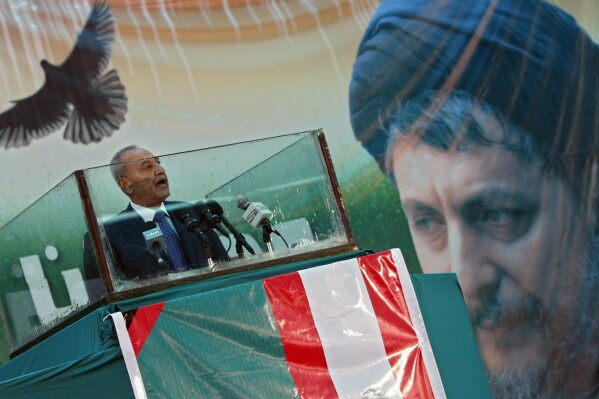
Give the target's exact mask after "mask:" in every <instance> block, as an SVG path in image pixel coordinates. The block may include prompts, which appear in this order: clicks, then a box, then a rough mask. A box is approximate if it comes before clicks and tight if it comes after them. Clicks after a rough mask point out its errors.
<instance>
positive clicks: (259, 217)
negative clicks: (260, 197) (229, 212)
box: [237, 196, 272, 227]
mask: <svg viewBox="0 0 599 399" xmlns="http://www.w3.org/2000/svg"><path fill="white" fill-rule="evenodd" d="M237 207H238V208H239V209H241V210H242V211H245V212H244V213H243V218H244V219H245V221H246V222H248V223H249V224H251V225H252V227H258V226H266V225H270V218H271V217H272V212H271V211H270V210H269V209H268V208H267V207H266V205H264V204H263V203H262V202H250V200H249V198H248V197H244V196H240V197H239V198H238V199H237Z"/></svg>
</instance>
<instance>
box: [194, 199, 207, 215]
mask: <svg viewBox="0 0 599 399" xmlns="http://www.w3.org/2000/svg"><path fill="white" fill-rule="evenodd" d="M194 208H195V211H196V212H197V213H198V215H202V214H204V212H206V211H208V212H210V208H208V205H206V204H205V203H204V202H203V201H198V202H196V203H195V205H194Z"/></svg>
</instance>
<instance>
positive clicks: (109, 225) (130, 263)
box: [104, 201, 229, 279]
mask: <svg viewBox="0 0 599 399" xmlns="http://www.w3.org/2000/svg"><path fill="white" fill-rule="evenodd" d="M164 206H165V208H166V210H167V212H168V213H169V216H170V218H171V222H172V223H173V225H174V226H175V230H176V231H177V234H178V235H179V238H180V239H181V244H182V246H183V250H184V252H185V255H186V256H187V259H188V260H189V262H190V267H191V268H192V269H197V268H200V267H204V266H207V265H208V261H207V260H206V258H205V256H204V253H203V250H202V246H201V242H200V240H199V238H198V237H197V235H195V234H194V233H190V232H189V231H187V229H186V228H185V225H183V223H181V222H180V221H179V220H177V219H176V218H175V217H174V215H173V212H172V210H173V209H175V208H177V207H181V206H183V207H185V208H186V210H187V211H189V213H190V215H191V216H192V217H193V218H195V219H196V220H200V219H199V217H198V216H197V214H196V213H195V212H194V211H193V208H191V205H190V204H187V203H185V202H176V201H165V202H164ZM202 225H203V224H202ZM104 230H105V231H106V235H107V236H108V239H109V241H110V247H111V250H112V259H113V265H114V267H115V269H116V271H117V272H121V273H122V274H123V275H124V277H125V278H127V279H136V278H139V279H144V278H150V277H155V276H159V275H161V274H165V273H166V271H165V270H164V269H163V268H161V267H160V266H159V265H158V261H157V260H156V258H155V257H154V256H153V255H152V254H150V252H149V251H148V249H147V247H146V243H145V240H144V236H143V232H144V231H145V230H146V225H145V222H144V220H143V219H142V218H141V216H139V214H138V213H137V212H135V210H134V209H133V208H132V207H131V204H129V206H128V207H127V209H125V210H124V211H123V212H121V213H119V214H118V215H116V216H115V217H113V218H111V219H110V220H108V221H107V222H106V223H105V224H104ZM202 231H204V234H205V235H206V236H207V237H208V239H209V240H210V244H211V249H212V259H213V260H214V261H226V260H229V258H228V256H227V252H226V250H225V248H224V247H223V245H222V243H221V241H220V239H219V238H218V236H217V235H216V233H215V232H214V231H213V230H212V229H210V228H208V227H207V226H203V228H202ZM109 259H110V256H109ZM166 260H167V261H169V259H166Z"/></svg>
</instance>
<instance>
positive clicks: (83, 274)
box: [0, 130, 357, 362]
mask: <svg viewBox="0 0 599 399" xmlns="http://www.w3.org/2000/svg"><path fill="white" fill-rule="evenodd" d="M150 150H151V151H154V154H155V155H156V156H158V157H159V159H160V163H161V166H162V167H164V169H165V170H166V174H167V175H168V182H169V188H170V196H169V198H168V200H175V201H181V202H183V203H184V204H185V207H187V208H186V209H193V210H194V211H195V212H193V213H190V215H188V216H190V217H192V219H196V221H197V223H195V222H194V221H193V220H192V221H191V222H190V221H189V220H187V221H186V222H187V223H188V224H193V226H190V228H198V227H199V228H200V230H201V231H202V232H204V231H208V230H210V229H211V224H210V223H209V221H208V219H205V218H203V217H201V216H200V213H201V212H202V211H204V210H206V209H207V210H208V213H207V214H208V215H211V217H214V216H216V217H217V219H218V221H220V222H221V224H220V226H222V228H223V230H224V231H225V233H227V235H228V237H226V236H225V235H224V234H223V233H222V232H219V231H217V230H216V229H214V232H215V233H216V236H217V237H218V239H219V240H220V241H221V243H222V245H223V247H224V249H225V250H226V251H227V253H228V258H229V260H228V261H221V262H217V261H209V262H208V264H207V265H205V266H200V267H197V268H191V269H189V270H186V271H182V272H175V271H173V270H171V269H170V268H169V267H168V265H166V266H165V267H164V268H163V269H162V270H161V272H160V273H156V275H153V276H152V277H147V278H135V277H134V278H131V277H127V276H125V275H124V274H123V273H122V271H121V270H119V268H118V267H117V266H116V263H115V258H114V254H113V251H112V248H111V244H110V241H109V239H108V236H107V234H106V230H105V226H106V225H107V222H108V221H110V220H112V221H114V220H115V219H114V218H118V217H119V216H118V215H119V214H120V213H121V212H122V211H123V210H124V209H125V208H127V206H128V204H129V198H128V197H127V196H126V195H125V194H124V193H123V192H122V191H121V189H120V188H119V187H118V185H117V183H116V182H115V179H114V178H113V176H112V174H111V166H110V165H107V166H102V167H96V168H90V169H85V170H78V171H75V172H74V173H73V174H71V175H69V176H68V177H67V178H66V179H64V180H63V181H62V182H61V183H59V184H58V185H57V186H56V187H54V188H53V189H52V190H50V191H49V192H48V193H46V194H45V195H44V196H42V197H41V198H40V199H38V200H37V201H36V202H35V203H34V204H32V205H31V206H29V207H28V208H27V209H26V210H24V211H23V212H22V213H21V214H19V215H18V216H17V217H16V218H14V219H13V220H11V221H10V222H9V223H7V224H6V225H4V226H3V227H2V228H1V229H0V242H2V243H3V245H2V247H1V248H0V262H1V265H0V267H1V268H2V270H3V272H2V273H0V303H1V306H0V312H1V314H0V316H1V319H2V326H1V328H2V334H1V336H0V348H8V349H7V350H8V353H2V354H0V356H1V358H2V360H3V362H6V361H7V359H8V358H9V357H10V358H13V357H15V356H18V355H19V354H20V353H22V352H24V351H25V350H27V349H29V348H30V347H32V346H33V345H35V344H36V343H38V342H41V341H42V340H44V339H45V338H46V337H48V336H50V335H52V334H54V333H55V332H57V331H59V330H61V329H63V328H64V327H65V326H68V325H70V324H71V323H73V322H74V321H76V320H78V319H79V318H81V317H83V316H84V315H85V314H88V313H89V312H91V311H92V310H93V309H96V308H98V307H99V306H103V305H106V304H109V303H113V302H117V301H120V300H125V299H131V298H136V297H140V296H143V295H147V294H150V293H153V292H158V291H161V290H165V289H168V288H170V287H174V286H177V285H183V284H189V283H192V282H197V281H200V280H205V279H211V278H214V277H217V276H223V275H226V274H232V273H238V272H245V271H248V270H253V269H260V268H267V267H277V266H278V265H283V264H289V263H293V262H299V261H307V260H310V259H316V258H322V257H326V256H332V255H336V254H341V253H347V252H351V251H354V250H356V249H357V246H356V243H355V242H354V239H353V237H352V233H351V229H350V226H349V222H348V218H347V215H346V212H345V208H344V205H343V200H342V198H341V193H340V189H339V185H338V182H337V179H336V177H335V172H334V169H333V164H332V162H331V158H330V155H329V151H328V147H327V144H326V140H325V137H324V133H323V132H322V131H321V130H315V131H308V132H302V133H296V134H289V135H283V136H278V137H274V138H269V139H263V140H256V141H249V142H243V143H236V144H231V145H225V146H219V147H214V148H208V149H201V150H195V151H187V152H182V153H176V154H168V155H163V154H159V153H156V151H155V150H152V149H150ZM179 216H181V215H180V214H179V215H177V217H179ZM197 219H200V220H197ZM194 223H195V224H194ZM153 233H156V234H158V235H160V232H159V231H156V230H154V231H152V230H151V229H148V230H147V231H144V232H143V234H144V236H143V237H140V238H139V240H138V241H137V242H139V243H141V244H139V245H143V246H144V248H143V250H144V251H147V255H148V256H151V257H156V256H160V253H161V252H160V249H161V247H160V245H161V243H160V240H158V241H156V240H154V241H153V236H152V234H153ZM198 239H199V240H201V237H199V236H198ZM155 242H157V244H155V245H154V243H155ZM156 248H157V249H158V251H159V252H155V251H154V249H156ZM138 249H139V248H138ZM250 249H251V250H250ZM251 252H253V253H251ZM162 254H164V252H162ZM1 341H4V342H1ZM7 350H6V349H5V350H3V351H4V352H6V351H7Z"/></svg>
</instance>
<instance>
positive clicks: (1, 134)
mask: <svg viewBox="0 0 599 399" xmlns="http://www.w3.org/2000/svg"><path fill="white" fill-rule="evenodd" d="M113 41H114V18H113V16H112V13H111V12H110V7H109V6H108V4H107V3H106V2H105V1H104V0H102V1H96V2H95V3H94V5H93V6H92V10H91V12H90V14H89V17H88V19H87V22H86V23H85V26H84V27H83V30H82V31H81V33H79V35H78V37H77V42H76V43H75V47H74V48H73V50H71V54H69V56H68V57H67V58H66V59H65V61H64V62H63V63H62V65H60V66H55V65H52V64H50V63H49V62H48V61H46V60H42V61H41V63H40V65H41V67H42V69H43V70H44V75H45V82H44V85H43V86H42V87H41V88H40V89H39V90H38V91H37V92H36V93H35V94H33V95H31V96H29V97H27V98H24V99H21V100H17V101H13V103H15V105H14V106H13V107H12V108H10V109H8V110H7V111H5V112H3V113H1V114H0V147H2V146H4V148H6V149H8V148H11V147H15V148H17V147H21V146H26V145H29V143H30V142H31V140H33V139H37V138H40V137H44V136H46V135H48V134H50V133H52V132H54V131H55V130H57V129H58V128H59V127H61V126H62V125H63V124H64V123H65V121H67V120H68V122H67V125H66V128H65V130H64V139H65V140H71V141H72V142H73V143H83V144H89V143H91V142H98V141H100V140H102V138H104V137H106V136H110V135H111V134H112V132H114V131H115V130H117V129H118V128H119V127H120V126H121V124H122V123H123V122H124V121H125V114H126V113H127V96H126V95H125V87H124V86H123V84H122V83H121V81H120V79H119V76H118V75H117V72H116V70H114V69H112V70H110V71H108V72H106V73H104V74H102V73H103V72H104V70H105V69H106V67H107V66H108V62H109V61H110V54H111V46H112V43H113Z"/></svg>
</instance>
